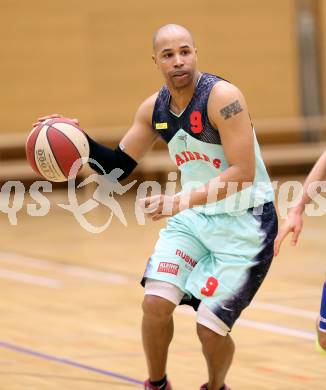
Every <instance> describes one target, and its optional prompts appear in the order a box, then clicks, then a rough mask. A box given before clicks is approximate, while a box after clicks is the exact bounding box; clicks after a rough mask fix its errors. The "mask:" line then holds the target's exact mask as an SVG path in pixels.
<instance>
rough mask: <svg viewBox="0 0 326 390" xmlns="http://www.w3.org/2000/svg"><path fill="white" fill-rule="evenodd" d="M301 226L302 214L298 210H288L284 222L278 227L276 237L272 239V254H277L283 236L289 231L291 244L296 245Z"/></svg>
mask: <svg viewBox="0 0 326 390" xmlns="http://www.w3.org/2000/svg"><path fill="white" fill-rule="evenodd" d="M302 226H303V221H302V215H301V213H300V212H297V211H294V210H290V211H289V213H288V215H287V217H286V220H285V222H284V223H283V225H282V226H281V227H280V228H279V231H278V234H277V237H276V239H275V241H274V255H275V256H277V255H278V254H279V251H280V247H281V244H282V242H283V240H284V238H285V237H286V236H287V235H288V234H289V233H291V232H293V235H292V238H291V244H292V245H296V244H297V242H298V238H299V235H300V233H301V230H302Z"/></svg>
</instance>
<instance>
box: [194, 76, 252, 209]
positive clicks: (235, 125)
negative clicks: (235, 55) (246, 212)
mask: <svg viewBox="0 0 326 390" xmlns="http://www.w3.org/2000/svg"><path fill="white" fill-rule="evenodd" d="M207 110H208V116H209V119H210V121H211V123H212V124H213V125H214V127H216V128H217V129H218V131H219V134H220V137H221V141H222V145H223V150H224V154H225V157H226V159H227V162H228V165H229V167H228V168H227V169H226V170H225V171H223V172H222V173H220V174H219V175H218V176H217V177H216V178H213V179H211V180H210V181H209V182H208V183H206V184H205V185H203V186H202V187H201V188H198V189H196V190H193V191H192V192H191V193H190V202H189V207H193V206H195V205H203V204H206V203H210V202H213V201H219V200H222V199H224V198H225V197H226V196H227V195H229V194H231V192H230V189H229V191H228V187H229V184H231V183H236V184H237V186H234V188H233V187H232V188H233V191H234V192H236V191H240V190H241V189H242V184H243V183H248V182H249V183H252V182H253V180H254V177H255V152H254V136H253V129H252V125H251V121H250V117H249V113H248V109H247V104H246V101H245V98H244V96H243V95H242V93H241V92H240V90H239V89H238V88H236V87H235V86H234V85H232V84H230V83H227V82H224V81H221V82H219V83H217V84H216V85H215V87H214V88H213V90H212V92H211V95H210V97H209V101H208V106H207Z"/></svg>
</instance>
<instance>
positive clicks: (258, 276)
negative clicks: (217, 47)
mask: <svg viewBox="0 0 326 390" xmlns="http://www.w3.org/2000/svg"><path fill="white" fill-rule="evenodd" d="M153 51H154V53H153V61H154V63H155V65H156V67H157V69H158V70H159V71H160V72H161V74H162V75H163V77H164V79H165V83H166V84H165V85H164V86H163V87H162V89H161V90H160V91H159V92H156V93H155V94H153V95H152V96H150V97H149V98H148V99H146V100H145V101H144V102H143V103H142V104H141V105H140V107H139V108H138V110H137V112H136V115H135V118H134V122H133V124H132V126H131V128H130V129H129V131H128V132H127V133H126V135H125V136H124V137H123V139H122V140H121V143H120V144H119V146H118V147H117V148H116V149H115V150H111V149H108V148H106V147H104V146H102V145H100V144H98V143H96V142H95V141H94V140H92V139H91V138H89V143H90V157H91V158H93V159H94V160H97V161H98V163H99V164H100V165H102V167H103V168H104V169H105V171H106V172H110V171H111V170H112V169H114V168H121V169H122V170H123V172H124V173H123V175H121V176H120V178H119V179H123V178H126V177H127V176H128V175H129V174H130V173H131V172H132V170H133V169H134V168H135V167H136V165H137V163H138V161H139V160H140V159H141V158H142V157H143V156H144V155H145V153H146V152H147V151H148V150H149V149H150V147H151V146H152V145H153V143H154V142H155V140H156V139H157V138H159V137H161V138H162V139H163V140H164V141H165V142H166V143H167V145H168V149H169V154H170V157H171V158H172V160H173V161H174V162H175V164H176V166H177V167H178V169H179V170H180V171H181V183H182V191H181V193H179V194H176V195H175V196H167V195H157V196H151V197H148V198H145V199H142V200H141V202H140V206H141V207H142V208H143V209H144V210H145V211H146V212H147V213H148V214H149V216H150V217H151V218H152V219H153V220H155V221H156V220H159V219H161V218H164V217H166V216H169V217H170V218H169V219H168V221H167V226H166V227H165V228H164V229H162V230H161V232H160V237H159V239H158V241H157V244H156V246H155V249H154V252H153V254H152V256H151V257H150V259H149V261H148V264H147V267H146V270H145V273H144V277H143V279H142V285H143V286H144V287H145V290H144V291H145V296H144V301H143V322H142V339H143V346H144V350H145V355H146V360H147V365H148V372H149V379H148V380H146V381H145V382H144V387H145V389H146V390H171V389H172V387H171V384H170V382H169V381H168V379H167V374H166V364H167V357H168V348H169V344H170V342H171V340H172V337H173V312H174V310H175V308H176V307H177V306H178V305H179V304H181V303H186V304H188V305H191V306H193V307H194V309H195V310H196V311H197V333H198V337H199V339H200V342H201V344H202V351H203V354H204V357H205V359H206V363H207V368H208V382H207V383H205V384H204V385H202V386H201V389H202V390H205V389H206V390H207V389H208V390H220V389H224V390H229V389H230V388H229V387H228V386H227V385H225V378H226V374H227V372H228V369H229V367H230V365H231V362H232V358H233V354H234V348H235V347H234V343H233V340H232V338H231V336H230V332H231V328H232V326H233V324H234V322H235V321H236V319H237V318H238V317H239V315H240V313H241V311H242V310H243V309H244V308H245V307H246V306H247V305H248V304H249V303H250V301H251V300H252V298H253V297H254V295H255V293H256V292H257V290H258V288H259V286H260V285H261V283H262V281H263V279H264V277H265V275H266V273H267V271H268V269H269V266H270V263H271V260H272V258H273V242H274V238H275V235H276V232H277V217H276V213H275V210H274V206H273V199H274V193H273V189H272V186H271V183H270V180H269V178H268V175H267V172H266V169H265V166H264V163H263V161H262V159H261V155H260V151H259V146H258V144H257V141H256V138H255V133H254V130H253V127H252V124H251V121H250V118H249V114H248V108H247V104H246V101H245V98H244V96H243V95H242V93H241V92H240V90H239V89H238V88H237V87H235V86H234V85H232V84H231V83H230V82H228V81H226V80H224V79H222V78H221V77H218V76H215V75H212V74H208V73H203V72H200V71H199V70H198V69H197V49H196V47H195V45H194V40H193V38H192V35H191V34H190V32H189V31H188V30H187V29H185V28H184V27H182V26H179V25H175V24H169V25H166V26H163V27H161V28H160V29H159V30H158V31H157V32H156V33H155V34H154V37H153ZM91 166H92V167H93V168H94V169H95V170H97V171H98V172H99V173H102V171H101V170H98V167H96V165H93V164H91Z"/></svg>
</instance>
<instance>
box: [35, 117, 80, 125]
mask: <svg viewBox="0 0 326 390" xmlns="http://www.w3.org/2000/svg"><path fill="white" fill-rule="evenodd" d="M55 118H66V117H64V116H63V115H60V114H51V115H46V116H42V117H40V118H38V119H37V122H35V123H33V127H37V126H38V125H39V124H40V123H42V122H44V121H46V120H47V119H55ZM66 119H69V120H71V121H72V122H74V123H75V124H76V125H77V126H79V120H78V119H76V118H66Z"/></svg>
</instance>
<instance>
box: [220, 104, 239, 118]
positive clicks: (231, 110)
mask: <svg viewBox="0 0 326 390" xmlns="http://www.w3.org/2000/svg"><path fill="white" fill-rule="evenodd" d="M241 111H243V108H242V107H241V104H240V102H239V100H236V101H235V102H233V103H231V104H229V105H228V106H226V107H224V108H222V110H220V113H221V115H222V116H223V118H224V119H230V118H231V117H232V116H234V115H237V114H239V112H241Z"/></svg>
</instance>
